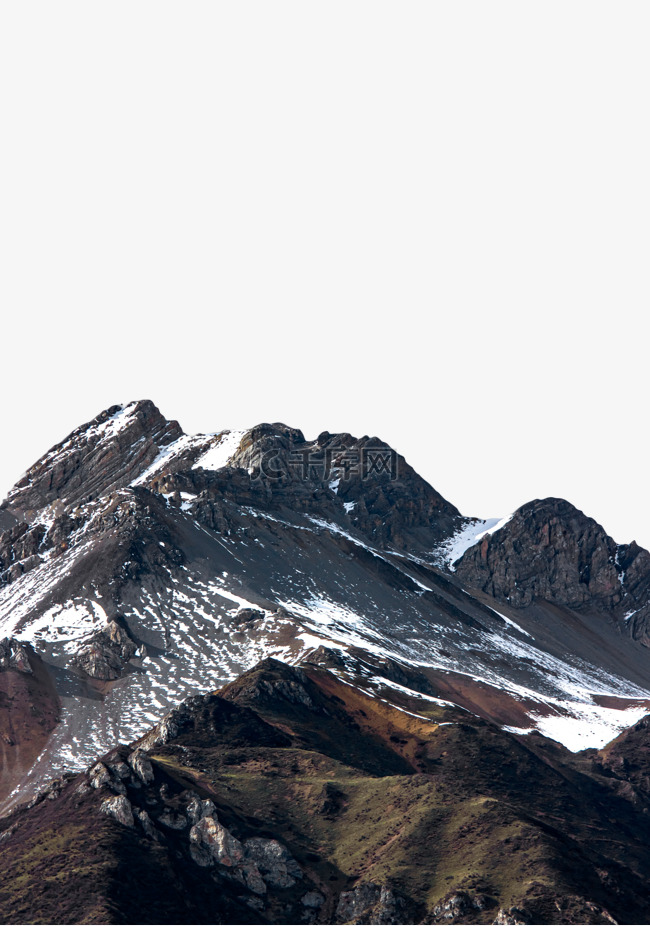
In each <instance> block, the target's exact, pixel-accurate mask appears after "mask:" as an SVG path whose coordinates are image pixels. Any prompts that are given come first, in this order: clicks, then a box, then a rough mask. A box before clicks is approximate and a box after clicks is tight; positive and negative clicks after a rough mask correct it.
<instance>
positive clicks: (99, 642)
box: [72, 620, 146, 681]
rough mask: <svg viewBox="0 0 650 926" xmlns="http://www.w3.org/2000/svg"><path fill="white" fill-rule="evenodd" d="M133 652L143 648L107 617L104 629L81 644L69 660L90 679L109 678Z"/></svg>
mask: <svg viewBox="0 0 650 926" xmlns="http://www.w3.org/2000/svg"><path fill="white" fill-rule="evenodd" d="M136 655H138V656H144V655H146V650H145V648H144V647H143V646H138V644H136V643H135V641H134V640H133V639H132V638H131V636H130V635H129V632H128V630H127V629H126V627H125V626H124V624H123V623H122V622H120V621H119V620H111V621H108V623H107V625H106V628H105V629H104V630H101V631H100V632H99V633H97V634H95V636H94V637H93V638H92V639H91V641H90V642H89V643H86V644H85V645H84V646H82V647H81V649H80V650H79V651H78V652H77V653H76V655H75V656H74V657H73V659H72V663H73V665H75V666H77V668H79V669H81V670H82V672H85V673H86V675H88V676H90V678H96V679H100V680H101V681H113V680H114V679H116V678H119V677H120V675H121V674H122V672H123V671H124V667H125V665H126V664H127V663H128V662H129V660H131V659H132V658H133V657H134V656H136Z"/></svg>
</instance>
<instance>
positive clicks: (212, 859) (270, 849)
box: [189, 811, 302, 895]
mask: <svg viewBox="0 0 650 926" xmlns="http://www.w3.org/2000/svg"><path fill="white" fill-rule="evenodd" d="M189 838H190V853H191V856H192V858H193V860H194V861H195V862H196V864H197V865H200V866H202V867H209V866H211V865H215V864H218V865H221V866H223V867H224V868H226V869H227V870H228V874H229V875H230V876H231V877H233V878H236V879H237V880H239V881H241V882H242V883H243V884H245V885H246V887H247V888H248V889H249V890H251V891H252V892H253V893H254V894H260V895H262V894H266V892H267V889H268V888H269V887H272V888H279V889H283V888H289V887H293V885H294V884H295V883H296V880H297V879H300V878H302V870H301V868H300V866H299V865H298V863H297V862H296V860H295V859H294V858H293V856H292V855H291V853H290V852H289V851H288V849H287V848H286V846H284V845H282V843H280V842H278V840H277V839H263V838H261V837H253V838H251V839H246V840H244V841H243V842H240V840H239V839H237V838H236V837H235V836H233V834H232V833H231V832H230V830H228V829H227V828H226V827H225V826H223V824H221V823H220V822H219V820H218V819H217V816H216V813H215V812H214V811H213V812H212V814H211V815H209V816H204V817H202V818H201V819H200V820H199V821H198V822H197V823H195V824H194V826H193V827H192V829H191V830H190V836H189Z"/></svg>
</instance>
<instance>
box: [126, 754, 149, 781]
mask: <svg viewBox="0 0 650 926" xmlns="http://www.w3.org/2000/svg"><path fill="white" fill-rule="evenodd" d="M128 762H129V765H130V766H131V768H132V769H133V771H134V772H135V774H136V775H137V776H138V778H139V779H140V781H141V782H142V783H143V784H145V785H147V784H150V783H151V782H152V781H153V780H154V772H153V766H152V764H151V762H150V761H149V759H148V758H147V756H146V754H145V753H144V752H143V751H142V750H141V749H136V750H134V751H133V752H132V753H131V755H130V756H129V758H128Z"/></svg>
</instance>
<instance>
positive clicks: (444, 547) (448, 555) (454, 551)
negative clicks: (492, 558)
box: [432, 515, 512, 572]
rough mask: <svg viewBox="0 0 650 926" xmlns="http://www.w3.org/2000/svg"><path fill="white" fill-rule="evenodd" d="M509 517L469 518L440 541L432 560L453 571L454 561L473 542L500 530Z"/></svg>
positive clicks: (472, 544)
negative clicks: (450, 535) (449, 535)
mask: <svg viewBox="0 0 650 926" xmlns="http://www.w3.org/2000/svg"><path fill="white" fill-rule="evenodd" d="M511 518H512V515H508V517H507V518H488V519H487V520H485V521H482V520H480V519H478V518H477V519H471V520H470V521H469V523H466V524H465V525H464V526H463V527H461V528H460V530H458V531H457V532H456V533H455V534H454V536H453V537H451V539H449V540H445V541H444V543H441V544H440V545H439V546H438V547H437V548H436V549H435V550H434V551H433V553H432V559H433V561H434V562H436V563H439V564H440V565H445V566H446V567H447V568H448V569H450V570H451V571H452V572H454V563H455V562H457V561H458V560H459V559H460V558H461V556H462V555H463V554H464V553H465V552H466V551H467V550H469V548H470V547H473V546H474V544H475V543H479V541H481V540H482V539H483V538H484V537H486V536H487V535H488V534H494V533H495V532H496V531H498V530H500V529H501V528H502V527H503V526H504V525H505V524H507V523H508V521H510V519H511Z"/></svg>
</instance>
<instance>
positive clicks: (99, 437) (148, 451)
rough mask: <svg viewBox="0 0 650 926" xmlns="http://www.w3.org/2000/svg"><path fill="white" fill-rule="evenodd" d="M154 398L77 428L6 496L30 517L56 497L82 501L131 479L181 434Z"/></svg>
mask: <svg viewBox="0 0 650 926" xmlns="http://www.w3.org/2000/svg"><path fill="white" fill-rule="evenodd" d="M182 433H183V432H182V430H181V428H180V425H179V424H178V422H177V421H167V420H166V419H165V418H164V417H163V415H161V413H160V412H159V411H158V409H157V408H156V406H155V405H154V404H153V402H150V401H148V400H146V401H141V402H132V403H130V404H129V405H126V406H121V405H114V406H112V407H111V408H108V409H106V411H103V412H102V413H101V414H100V415H98V416H97V417H96V418H94V419H93V420H92V421H90V422H88V423H87V424H84V425H82V426H81V427H79V428H77V429H76V430H74V431H73V432H72V433H71V434H69V435H68V437H66V438H65V440H63V441H61V443H60V444H57V445H56V446H55V447H52V449H51V450H50V451H49V452H48V453H46V454H45V456H44V457H41V459H40V460H38V461H37V462H36V463H35V464H34V465H33V466H32V467H31V468H30V469H29V470H28V471H27V472H26V473H25V475H24V476H23V478H22V479H21V480H20V481H19V482H17V483H16V485H15V486H14V488H13V489H12V490H11V492H10V493H9V495H8V496H7V500H6V503H5V505H6V507H8V510H9V511H10V512H12V513H13V514H14V515H16V514H17V513H20V514H23V515H24V516H25V519H26V520H30V517H31V516H32V515H33V513H34V512H36V511H39V510H41V509H42V508H44V507H45V506H46V505H49V504H50V503H51V502H54V501H56V500H62V501H63V502H64V503H65V504H66V505H78V504H80V503H82V502H85V501H88V500H89V499H94V498H97V497H98V496H99V495H103V494H106V493H107V492H108V491H112V490H115V489H119V488H121V487H122V486H126V485H128V484H129V483H130V482H131V481H132V480H133V479H135V478H136V477H137V476H138V475H140V473H142V472H143V471H144V470H145V469H146V468H147V467H148V466H149V465H150V464H151V463H152V462H153V461H154V460H155V459H156V457H157V456H158V454H159V452H160V450H161V448H164V447H166V446H167V445H168V444H170V443H171V442H172V441H174V440H177V439H178V438H179V437H180V436H181V435H182Z"/></svg>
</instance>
